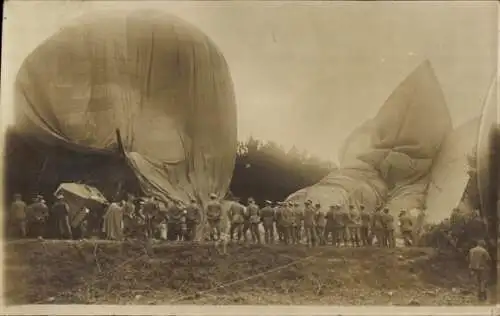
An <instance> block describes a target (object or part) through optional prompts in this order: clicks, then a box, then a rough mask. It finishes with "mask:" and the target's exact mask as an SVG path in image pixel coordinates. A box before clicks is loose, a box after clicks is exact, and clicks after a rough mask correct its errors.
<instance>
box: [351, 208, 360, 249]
mask: <svg viewBox="0 0 500 316" xmlns="http://www.w3.org/2000/svg"><path fill="white" fill-rule="evenodd" d="M349 219H350V220H349V224H348V227H349V235H350V237H351V244H352V246H353V247H359V240H360V236H359V235H360V233H359V231H360V228H361V217H360V214H359V211H358V210H357V209H356V207H355V206H354V205H353V204H351V205H349Z"/></svg>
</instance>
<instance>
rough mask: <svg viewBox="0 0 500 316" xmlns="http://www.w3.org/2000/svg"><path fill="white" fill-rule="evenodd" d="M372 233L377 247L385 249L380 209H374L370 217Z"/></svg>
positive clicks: (385, 243)
mask: <svg viewBox="0 0 500 316" xmlns="http://www.w3.org/2000/svg"><path fill="white" fill-rule="evenodd" d="M371 226H372V231H373V234H374V235H375V237H376V238H377V245H378V246H379V247H386V245H387V240H386V239H385V235H384V221H383V218H382V213H381V211H380V208H377V209H375V213H373V216H372V223H371Z"/></svg>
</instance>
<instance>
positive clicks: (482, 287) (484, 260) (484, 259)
mask: <svg viewBox="0 0 500 316" xmlns="http://www.w3.org/2000/svg"><path fill="white" fill-rule="evenodd" d="M485 248H486V243H485V242H484V240H479V241H478V242H477V245H476V247H474V248H472V249H471V250H469V256H468V259H469V260H468V261H469V269H470V270H471V274H472V275H473V276H474V278H475V279H476V280H475V281H476V284H477V290H478V292H477V297H478V299H479V300H480V301H485V300H486V298H487V294H486V283H487V280H488V272H489V270H490V264H491V257H490V255H489V253H488V251H486V249H485Z"/></svg>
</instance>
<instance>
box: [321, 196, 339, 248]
mask: <svg viewBox="0 0 500 316" xmlns="http://www.w3.org/2000/svg"><path fill="white" fill-rule="evenodd" d="M336 208H337V205H336V204H333V205H330V208H329V209H328V212H326V216H325V217H326V226H325V234H324V236H323V239H324V240H325V243H328V240H329V239H330V236H332V245H334V246H335V245H337V242H336V241H337V239H336V238H337V236H336V231H335V228H336V227H335V215H336V214H335V212H336Z"/></svg>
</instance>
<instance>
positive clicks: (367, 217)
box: [359, 205, 372, 246]
mask: <svg viewBox="0 0 500 316" xmlns="http://www.w3.org/2000/svg"><path fill="white" fill-rule="evenodd" d="M359 208H360V209H361V213H360V215H361V242H362V244H363V246H369V245H371V244H372V240H371V234H370V223H371V214H370V212H368V210H367V209H366V208H365V206H364V205H360V206H359Z"/></svg>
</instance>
